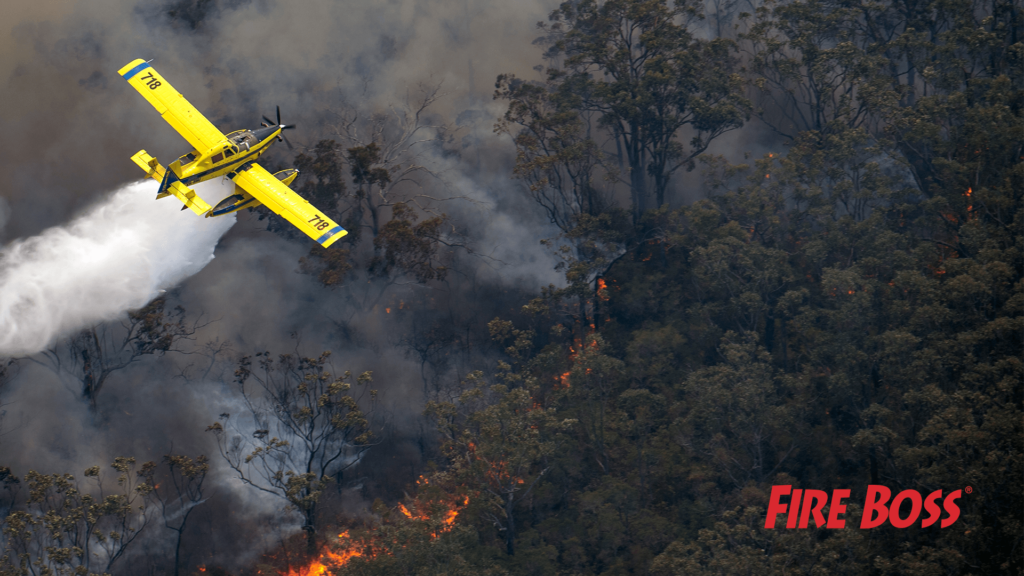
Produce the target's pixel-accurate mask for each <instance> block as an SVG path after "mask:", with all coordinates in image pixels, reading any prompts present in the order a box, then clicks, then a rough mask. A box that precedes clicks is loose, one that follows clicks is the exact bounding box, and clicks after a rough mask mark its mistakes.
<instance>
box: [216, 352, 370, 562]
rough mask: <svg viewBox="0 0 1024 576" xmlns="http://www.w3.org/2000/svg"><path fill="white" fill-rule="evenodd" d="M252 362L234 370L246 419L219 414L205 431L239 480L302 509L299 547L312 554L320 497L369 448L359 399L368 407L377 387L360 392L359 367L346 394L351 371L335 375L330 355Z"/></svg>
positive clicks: (261, 357)
mask: <svg viewBox="0 0 1024 576" xmlns="http://www.w3.org/2000/svg"><path fill="white" fill-rule="evenodd" d="M255 360H256V363H257V364H256V366H255V367H254V366H253V358H252V357H249V356H245V357H243V358H242V359H241V361H240V362H239V364H238V369H237V370H236V371H235V383H236V384H237V385H238V389H239V391H240V392H241V394H242V398H243V399H244V400H245V405H246V407H247V409H248V414H247V416H250V417H251V418H252V421H251V424H250V423H248V422H244V423H243V422H242V418H240V417H239V418H236V419H235V420H232V421H230V425H229V424H228V422H229V419H230V416H231V415H230V414H222V415H221V420H220V421H218V422H215V423H214V424H212V425H211V426H209V427H208V428H207V430H209V431H213V432H214V433H215V434H216V436H217V442H218V446H219V448H220V452H221V455H222V456H223V457H224V459H225V461H227V463H228V464H229V465H230V466H231V468H232V469H233V470H234V471H235V474H236V475H237V477H238V478H239V479H240V480H241V481H242V482H244V483H245V484H248V485H249V486H252V487H254V488H256V489H257V490H260V491H262V492H266V493H267V494H272V495H274V496H276V497H278V498H282V499H284V500H286V501H287V502H288V503H289V504H291V505H292V506H293V507H294V508H295V510H297V511H298V512H299V513H300V514H302V516H303V520H304V522H303V526H302V529H303V530H304V531H305V532H306V536H307V538H306V542H307V552H308V553H309V554H315V553H316V552H317V530H318V523H317V519H318V516H317V512H318V510H319V508H318V506H317V504H318V501H319V499H320V495H321V493H322V492H323V490H324V488H325V487H326V486H327V485H328V484H329V483H331V482H333V481H340V480H341V479H342V475H343V473H344V471H345V470H347V469H348V468H350V467H351V466H353V465H355V464H356V463H357V462H359V459H360V457H361V456H362V454H363V453H364V452H365V451H366V450H368V449H369V448H370V446H371V442H372V439H373V434H372V432H371V431H370V421H369V418H368V414H367V413H366V412H364V411H363V409H362V408H361V407H360V406H359V400H360V399H365V400H366V401H368V403H369V404H370V408H371V409H372V407H373V405H374V404H375V401H376V398H377V391H376V390H369V389H367V386H368V385H369V383H370V382H372V378H371V375H370V373H369V372H364V373H363V374H361V375H359V376H358V377H357V378H355V384H356V385H357V386H358V387H359V388H360V390H359V393H358V394H356V395H352V394H350V393H349V391H350V390H351V389H352V382H351V380H352V374H351V373H350V372H347V371H346V372H345V373H344V374H341V375H338V374H337V373H336V372H335V371H334V370H333V369H332V365H331V364H330V352H324V353H323V354H321V355H320V356H319V357H318V358H304V357H297V356H293V355H290V354H282V355H281V356H280V357H279V358H278V359H277V360H274V359H273V358H271V357H270V354H269V353H268V352H260V353H257V354H256V356H255ZM254 368H255V369H254ZM254 384H255V385H254ZM228 432H231V434H230V435H229V434H228Z"/></svg>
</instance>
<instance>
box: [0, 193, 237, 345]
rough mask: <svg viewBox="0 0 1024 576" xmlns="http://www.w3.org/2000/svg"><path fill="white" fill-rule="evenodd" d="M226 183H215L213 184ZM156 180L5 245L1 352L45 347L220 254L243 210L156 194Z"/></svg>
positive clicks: (0, 275)
mask: <svg viewBox="0 0 1024 576" xmlns="http://www.w3.org/2000/svg"><path fill="white" fill-rule="evenodd" d="M201 186H204V185H201ZM219 186H220V183H219V182H211V183H208V184H205V187H206V188H207V190H208V192H207V194H211V195H215V194H216V192H213V191H210V188H212V187H219ZM156 190H157V183H156V182H153V181H151V180H147V181H144V182H137V183H135V184H129V185H127V186H125V187H123V188H121V189H119V190H116V191H115V192H113V193H112V194H111V195H110V196H109V197H107V198H106V199H104V200H103V201H101V202H100V203H99V204H97V205H96V206H94V207H92V208H90V209H89V210H88V211H86V212H85V213H83V214H81V215H80V216H78V217H76V218H75V219H74V220H72V221H71V222H69V223H68V224H65V225H62V226H57V227H54V228H50V229H48V230H44V231H43V232H42V233H40V234H39V235H37V236H33V237H31V238H25V239H21V240H15V241H14V242H12V243H10V244H9V245H7V246H6V247H4V248H3V249H2V250H0V356H3V355H20V354H33V353H35V352H39V351H40V350H43V349H44V348H45V347H46V346H48V345H50V343H52V342H53V341H54V340H55V339H56V338H58V337H59V336H61V335H63V334H67V333H69V332H72V331H74V330H78V329H81V328H84V327H86V326H89V325H92V324H95V323H97V322H103V321H108V320H113V319H116V318H117V317H118V316H120V315H122V314H124V312H126V311H127V310H132V309H135V308H140V307H142V306H145V305H146V303H147V302H149V301H150V300H152V299H153V298H154V297H155V296H157V295H158V294H159V293H160V292H161V291H162V290H165V289H168V288H171V287H173V286H174V285H176V284H177V283H179V282H181V281H182V280H184V279H185V278H187V277H189V276H191V275H192V274H195V273H196V272H198V271H199V270H201V269H202V268H203V267H204V266H206V264H207V263H209V262H210V260H212V259H213V250H214V247H215V246H216V245H217V241H218V240H219V239H220V237H221V236H222V235H223V234H224V233H225V232H227V230H228V228H230V227H231V225H232V224H234V222H235V219H234V216H233V215H231V216H228V217H220V218H213V219H210V218H197V217H196V216H195V215H194V214H192V213H191V212H184V213H183V212H181V211H180V208H181V204H180V203H178V202H174V201H173V199H166V200H161V201H159V202H157V201H154V200H153V198H154V197H155V195H156ZM197 191H198V192H200V193H203V191H202V188H201V187H197Z"/></svg>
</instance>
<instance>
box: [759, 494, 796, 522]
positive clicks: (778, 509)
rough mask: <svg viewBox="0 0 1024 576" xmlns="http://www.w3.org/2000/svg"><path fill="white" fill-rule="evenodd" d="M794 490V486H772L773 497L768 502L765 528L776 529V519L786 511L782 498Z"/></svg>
mask: <svg viewBox="0 0 1024 576" xmlns="http://www.w3.org/2000/svg"><path fill="white" fill-rule="evenodd" d="M792 488H793V487H792V486H772V497H771V500H769V501H768V517H767V518H765V519H764V527H765V528H775V519H776V517H777V516H778V515H779V514H782V513H784V512H785V511H786V505H785V504H783V503H782V497H783V496H785V495H787V494H789V492H790V490H792Z"/></svg>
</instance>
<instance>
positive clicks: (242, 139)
mask: <svg viewBox="0 0 1024 576" xmlns="http://www.w3.org/2000/svg"><path fill="white" fill-rule="evenodd" d="M228 140H230V141H231V142H232V143H233V144H235V145H236V146H238V147H239V148H242V149H244V150H249V148H251V147H253V146H255V145H257V144H259V143H260V141H259V138H257V137H256V135H255V134H253V133H252V132H251V131H249V130H238V131H236V132H232V133H231V134H228Z"/></svg>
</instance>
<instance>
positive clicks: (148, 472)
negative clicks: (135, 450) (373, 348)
mask: <svg viewBox="0 0 1024 576" xmlns="http://www.w3.org/2000/svg"><path fill="white" fill-rule="evenodd" d="M163 463H164V464H165V465H166V466H167V476H166V478H163V482H157V481H156V478H155V477H156V473H157V465H156V463H155V462H147V463H145V464H143V466H142V470H141V471H140V472H139V476H140V477H142V478H145V479H146V482H147V484H148V485H150V486H152V487H153V494H154V495H155V496H156V498H157V500H158V501H159V502H160V511H161V513H162V514H163V518H164V526H166V527H167V528H168V529H170V530H173V531H174V532H175V534H176V539H175V545H174V576H178V574H179V572H180V569H181V538H182V536H183V535H184V533H185V524H186V523H187V522H188V518H189V516H190V515H191V514H192V511H193V510H195V509H196V506H198V505H200V504H202V503H203V502H204V501H205V499H204V498H203V481H204V480H206V473H207V472H209V471H210V464H209V462H208V461H207V459H206V456H203V455H200V456H198V457H197V458H196V459H195V460H193V459H191V458H189V457H188V456H184V455H177V454H167V455H166V456H164V459H163Z"/></svg>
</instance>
